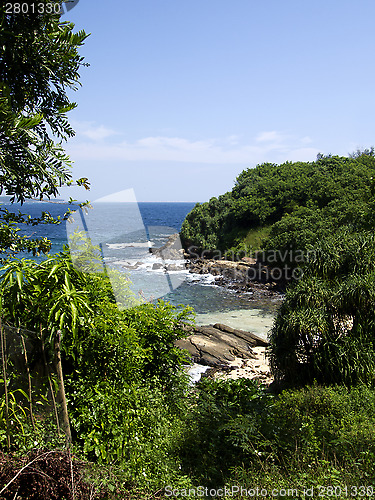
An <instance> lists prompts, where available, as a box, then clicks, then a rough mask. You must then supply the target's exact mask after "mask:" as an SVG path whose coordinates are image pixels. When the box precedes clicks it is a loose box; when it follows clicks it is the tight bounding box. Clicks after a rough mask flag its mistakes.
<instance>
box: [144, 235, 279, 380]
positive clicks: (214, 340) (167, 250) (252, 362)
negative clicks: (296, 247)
mask: <svg viewBox="0 0 375 500" xmlns="http://www.w3.org/2000/svg"><path fill="white" fill-rule="evenodd" d="M150 252H151V253H152V254H153V255H154V256H155V257H158V258H160V261H159V262H158V263H155V264H154V266H155V267H154V269H161V268H162V267H163V268H164V270H165V271H166V272H169V271H177V270H183V269H186V270H188V271H189V272H190V273H192V275H193V279H192V281H194V280H196V281H199V280H201V279H202V278H203V277H204V275H207V276H211V277H212V279H213V281H212V283H213V284H215V285H217V286H220V287H224V288H226V289H228V290H231V291H232V292H234V293H235V294H236V295H238V296H241V297H244V296H246V297H247V298H248V300H249V301H257V302H259V301H262V299H264V300H270V299H272V300H273V301H275V302H281V300H282V297H283V291H284V289H285V280H274V279H273V276H272V273H271V271H270V269H268V268H267V266H265V265H263V264H262V263H261V262H259V261H257V260H256V259H251V258H246V257H245V258H244V259H242V260H241V261H238V262H234V261H229V260H225V259H208V258H200V257H198V258H192V256H191V254H189V253H187V252H185V251H184V250H183V249H182V248H181V245H180V241H179V237H178V234H175V235H172V236H170V237H169V239H168V241H167V243H166V244H165V245H163V246H162V247H161V248H158V249H150ZM156 266H157V267H156ZM213 315H214V313H213ZM211 316H212V315H211ZM218 319H219V318H216V321H215V320H214V319H213V318H212V319H211V321H210V324H204V325H194V326H188V327H186V330H187V333H188V336H187V337H186V338H184V339H181V340H179V341H178V342H177V343H176V345H178V346H179V347H181V348H183V349H186V350H187V351H188V352H189V355H190V358H191V361H192V363H196V364H198V366H200V365H203V366H206V367H209V369H208V370H207V371H206V373H205V375H208V376H214V377H221V378H239V377H246V378H253V379H257V380H259V381H260V382H262V383H267V384H269V383H270V382H271V381H272V378H271V375H270V370H269V364H268V360H267V357H266V350H267V345H268V342H267V335H266V334H263V335H257V334H256V333H254V332H252V331H246V330H245V329H244V328H243V327H242V325H241V324H240V327H239V328H233V327H231V326H228V325H226V324H223V323H222V322H220V319H219V321H217V320H218Z"/></svg>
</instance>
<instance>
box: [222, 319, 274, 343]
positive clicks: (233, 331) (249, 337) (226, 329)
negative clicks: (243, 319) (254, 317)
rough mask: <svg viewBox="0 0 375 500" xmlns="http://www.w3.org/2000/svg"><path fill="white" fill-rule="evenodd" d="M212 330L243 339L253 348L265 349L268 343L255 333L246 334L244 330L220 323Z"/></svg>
mask: <svg viewBox="0 0 375 500" xmlns="http://www.w3.org/2000/svg"><path fill="white" fill-rule="evenodd" d="M214 328H216V329H217V330H221V331H222V332H227V333H231V334H233V335H235V336H236V337H239V338H243V339H244V340H247V341H248V342H250V343H251V344H252V346H253V347H267V346H268V342H267V341H266V340H264V339H262V338H261V337H258V335H255V333H252V332H246V331H245V330H238V329H236V328H232V327H230V326H227V325H222V324H221V323H216V324H215V325H214Z"/></svg>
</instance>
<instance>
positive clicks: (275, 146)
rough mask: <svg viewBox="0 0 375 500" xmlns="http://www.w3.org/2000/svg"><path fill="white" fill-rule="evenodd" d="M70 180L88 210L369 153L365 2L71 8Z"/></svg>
mask: <svg viewBox="0 0 375 500" xmlns="http://www.w3.org/2000/svg"><path fill="white" fill-rule="evenodd" d="M63 19H64V20H70V21H72V22H74V23H75V25H76V29H77V30H78V29H85V31H86V32H88V33H91V35H90V37H89V38H88V39H87V41H86V44H85V46H84V47H83V48H82V50H81V54H82V55H84V56H85V58H86V61H87V62H88V63H90V67H88V68H82V70H81V77H82V78H81V82H82V87H81V88H80V89H79V90H78V91H77V92H75V93H74V96H73V97H74V99H75V100H76V102H77V103H78V108H77V109H76V110H74V111H72V112H71V113H69V117H70V121H71V123H72V125H73V127H74V128H75V130H76V133H77V135H76V137H75V138H74V139H72V140H70V141H69V142H68V144H67V145H66V149H67V151H68V153H69V154H70V155H71V158H72V160H74V162H75V163H74V168H73V173H74V176H75V177H76V178H77V177H82V176H85V177H89V179H90V181H91V185H92V189H91V192H90V193H89V194H86V193H83V192H82V191H76V190H75V188H72V189H69V190H63V191H62V194H63V196H70V195H72V196H75V197H78V198H80V199H81V198H86V197H89V198H90V199H91V200H95V199H97V198H99V197H102V196H106V195H110V194H111V193H114V192H116V191H121V190H124V189H131V188H132V189H134V191H135V195H136V197H137V200H138V201H206V200H208V199H210V198H211V197H212V196H218V195H220V194H222V193H224V192H225V191H228V190H230V189H231V188H232V187H233V185H234V181H235V179H236V177H237V175H238V174H239V173H240V172H241V171H242V170H244V169H245V168H249V167H254V166H255V165H257V164H258V163H262V162H265V161H268V162H276V163H280V162H284V161H286V160H289V161H298V160H301V161H307V160H314V159H315V158H316V155H317V153H318V152H321V153H324V154H327V153H332V154H340V155H347V154H348V153H350V152H352V151H353V150H355V149H356V148H358V147H360V148H364V147H369V146H371V145H375V139H374V132H375V120H374V117H375V109H374V108H375V88H374V82H375V78H374V77H375V75H374V72H375V69H374V64H373V58H374V54H375V31H374V28H373V20H374V19H375V2H374V1H373V0H358V1H357V2H353V0H350V1H348V0H328V1H327V0H324V1H323V0H314V1H312V0H303V1H302V0H298V1H297V0H263V1H255V0H234V1H233V2H229V0H225V1H223V0H215V1H213V0H199V1H198V0H189V1H186V0H185V1H184V0H126V1H124V0H106V1H102V2H99V1H98V0H95V1H89V0H80V1H79V3H78V4H77V5H76V6H75V7H74V8H73V9H72V10H71V11H70V12H69V13H67V14H66V15H64V18H63Z"/></svg>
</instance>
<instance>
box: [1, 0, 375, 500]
mask: <svg viewBox="0 0 375 500" xmlns="http://www.w3.org/2000/svg"><path fill="white" fill-rule="evenodd" d="M42 1H44V0H40V2H42ZM49 1H51V0H49ZM29 12H31V9H30V11H29ZM0 20H1V29H0V39H1V41H2V43H1V44H0V91H1V96H0V191H1V192H5V193H6V194H10V195H12V196H13V199H14V200H18V201H25V200H27V199H32V198H35V197H36V198H40V199H43V198H45V197H47V198H48V197H50V196H51V197H53V196H56V195H57V194H58V189H59V187H60V186H61V185H64V184H70V183H71V182H72V177H71V172H70V166H69V159H68V158H67V157H66V156H65V153H64V151H63V149H62V147H61V145H60V144H59V143H55V142H54V138H53V137H52V135H50V134H49V132H48V130H50V131H51V132H53V134H54V137H56V136H58V137H60V138H61V139H65V138H67V137H70V136H72V135H73V131H72V129H71V127H70V125H69V123H68V121H67V117H66V113H67V111H69V109H72V108H73V107H74V104H72V103H70V101H69V99H68V97H67V95H66V89H67V88H75V87H76V86H77V84H78V82H79V74H78V70H79V68H80V67H81V66H82V65H83V60H82V58H81V57H80V56H79V54H78V48H79V47H80V46H81V45H82V43H83V41H84V39H85V37H86V35H85V33H84V32H80V33H76V34H75V33H74V32H73V28H74V26H73V25H72V24H70V23H62V22H61V20H60V16H59V15H58V14H53V13H52V14H46V13H45V14H43V15H39V14H35V15H31V14H30V15H21V14H14V15H12V14H6V13H5V6H4V5H2V6H0ZM373 153H374V152H373V150H369V151H365V152H364V154H363V153H361V152H359V153H357V154H355V155H353V157H351V158H339V157H320V158H319V159H318V160H317V161H316V162H312V163H294V164H292V163H287V164H285V165H280V166H278V165H271V164H265V165H261V166H258V167H257V168H255V169H248V170H246V171H244V172H243V173H242V174H241V175H240V176H239V177H238V179H237V183H236V186H235V187H234V189H233V191H232V192H231V193H227V194H225V195H223V196H221V197H219V198H218V199H212V200H210V202H209V203H206V204H203V205H197V207H196V208H195V209H194V210H193V211H192V213H191V214H189V216H188V217H187V219H186V221H185V223H184V225H183V228H182V236H183V238H184V241H185V244H186V245H188V246H189V245H196V246H197V247H199V248H200V249H207V248H208V249H210V250H216V249H221V250H225V251H227V250H230V249H234V250H239V249H242V250H244V249H245V245H247V246H248V245H249V244H251V245H252V246H253V247H254V248H257V249H259V248H264V249H288V250H289V249H294V250H296V249H297V250H298V249H300V250H303V251H304V252H307V253H308V255H309V258H307V257H306V259H305V261H304V263H303V266H304V269H303V270H304V274H303V276H302V278H301V279H300V280H299V281H296V282H295V283H293V284H292V285H291V286H290V288H289V289H288V291H287V294H286V297H285V301H284V303H283V305H282V307H281V309H280V312H279V314H278V316H277V318H276V321H275V325H274V328H273V331H272V338H271V348H270V355H271V361H272V367H273V370H274V374H275V377H276V380H277V381H278V382H280V383H284V384H288V385H289V386H291V385H292V384H293V383H296V382H297V383H298V384H299V385H304V384H305V387H302V388H301V387H300V388H291V387H290V388H289V389H287V390H284V391H282V392H281V393H280V394H278V395H276V394H272V393H271V392H269V391H268V390H266V389H265V388H263V387H259V386H258V385H257V383H255V382H253V381H249V380H245V379H243V380H238V381H227V382H223V381H212V380H203V381H202V382H201V383H199V384H198V385H197V386H195V387H191V386H190V385H189V383H188V380H187V377H186V373H185V371H184V369H183V362H184V360H185V356H184V353H183V352H182V351H180V350H179V349H177V348H176V347H175V345H174V343H175V340H176V339H178V338H180V337H182V336H183V335H184V326H183V325H184V323H186V322H190V321H191V320H192V315H191V311H190V310H189V309H184V308H175V307H172V306H171V305H170V304H167V303H164V302H158V303H157V304H146V303H139V301H138V300H136V299H135V297H134V296H133V295H132V294H131V293H130V291H129V288H128V282H127V278H126V276H124V275H123V274H117V275H114V276H111V280H109V277H108V275H106V274H104V273H101V272H99V271H98V270H97V269H95V262H96V260H97V255H96V249H95V248H93V247H91V246H90V244H89V243H88V242H87V241H85V240H84V239H81V238H80V236H79V235H77V239H76V242H75V243H76V244H77V245H78V246H79V247H80V248H81V251H80V252H78V256H79V258H78V261H79V262H78V261H77V254H75V258H76V260H75V265H73V264H72V261H71V256H70V254H69V251H68V250H65V251H64V252H62V253H60V254H57V255H51V256H49V257H48V258H46V259H45V260H44V261H43V262H41V263H36V262H35V261H33V260H25V259H24V260H19V259H17V258H13V259H9V260H5V259H4V260H3V266H2V268H1V270H0V340H1V363H0V365H1V375H0V467H1V469H0V497H1V498H6V499H8V498H9V499H16V498H35V499H40V500H41V499H63V498H64V499H69V500H70V499H76V500H78V499H90V500H91V499H93V498H102V499H104V498H111V499H119V498H150V497H151V496H152V497H154V498H159V497H162V496H164V497H170V496H173V497H175V496H180V497H188V496H208V497H209V496H213V495H214V493H210V492H209V491H205V490H204V488H215V490H216V491H217V495H218V496H227V497H231V498H239V497H241V496H242V497H243V496H244V494H243V493H240V489H241V488H246V489H247V490H249V493H248V495H249V496H262V497H263V498H285V497H288V498H295V499H297V498H303V497H306V496H319V497H320V498H332V496H345V497H347V498H351V497H353V498H356V497H361V498H372V497H373V494H374V490H373V489H372V488H373V485H374V483H375V476H374V463H375V447H374V443H375V435H374V432H375V431H374V429H375V421H374V415H375V393H374V390H373V389H372V383H373V375H374V350H375V346H374V338H373V334H372V332H373V331H374V321H373V310H374V298H375V297H374V276H375V270H374V254H375V246H374V244H375V240H374V238H373V235H372V232H371V231H372V229H373V195H374V184H373V182H372V176H373V170H374V166H375V163H374V162H375V159H374V154H373ZM78 184H81V185H83V186H85V187H86V188H87V187H88V182H87V179H85V178H84V179H79V180H78ZM24 221H26V222H28V223H29V224H37V223H47V222H53V223H56V222H58V221H53V220H52V218H51V216H50V215H49V214H48V213H45V214H43V216H42V217H41V218H40V219H39V220H36V219H34V220H30V219H28V218H27V216H24V215H22V214H12V213H9V212H5V211H3V212H2V218H1V222H0V250H1V251H2V252H3V256H5V254H7V253H8V252H9V251H10V252H11V253H16V252H17V251H19V250H25V249H26V250H29V251H31V252H33V253H37V252H40V251H44V252H47V251H48V248H49V242H48V241H31V240H29V239H26V238H23V237H20V236H19V235H18V230H17V223H20V222H24ZM334 231H336V232H337V235H336V236H332V233H333V232H334ZM76 250H77V249H76ZM311 250H313V252H311ZM289 261H290V264H291V265H295V264H296V262H294V259H293V256H292V258H290V259H289ZM77 262H78V263H79V266H77ZM88 269H89V270H90V272H89V273H88V272H86V271H87V270H88ZM111 284H112V285H113V284H114V285H115V286H116V287H117V288H119V289H121V290H122V291H123V293H122V302H121V301H119V299H118V297H119V295H118V294H116V297H117V301H116V300H115V297H114V294H113V289H112V285H111ZM314 380H315V382H314ZM307 383H311V385H306V384H307ZM318 384H321V385H318ZM329 384H330V385H329ZM198 487H200V488H203V492H202V489H197V488H198ZM220 488H221V489H222V488H227V493H225V494H223V490H220ZM252 488H258V489H259V490H260V493H258V494H255V493H252V491H254V490H253V489H252ZM312 488H314V491H313V490H312ZM189 489H192V491H193V492H195V494H194V493H192V492H191V493H190V495H189V491H188V490H189ZM218 489H219V490H218ZM172 490H174V492H173V491H172ZM220 491H221V494H220ZM311 492H313V493H311Z"/></svg>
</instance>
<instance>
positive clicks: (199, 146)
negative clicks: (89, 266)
mask: <svg viewBox="0 0 375 500" xmlns="http://www.w3.org/2000/svg"><path fill="white" fill-rule="evenodd" d="M107 131H108V133H107ZM88 132H89V133H88ZM114 133H115V132H113V131H112V132H111V131H110V129H107V128H105V127H102V126H100V127H96V128H94V127H91V128H90V129H89V128H88V127H87V126H86V127H82V129H81V130H80V131H79V135H78V137H77V138H76V139H75V140H74V141H72V142H70V143H69V144H68V148H67V149H68V152H69V153H70V155H71V157H72V159H73V160H79V159H85V160H92V161H126V162H138V161H143V162H146V161H147V162H149V161H150V162H152V161H159V162H160V161H162V162H168V161H170V162H184V163H201V164H202V163H207V164H243V165H244V166H246V165H249V164H250V165H255V164H257V163H261V162H265V161H267V162H268V161H269V162H277V163H280V162H283V161H286V160H296V159H297V160H306V159H307V160H313V159H315V157H316V154H317V153H318V152H319V150H318V149H315V148H314V147H312V146H311V147H304V145H307V144H308V143H310V142H311V140H310V139H309V138H307V137H293V136H291V135H287V134H284V133H283V132H278V131H269V132H267V131H265V132H261V133H259V134H258V135H257V136H255V137H254V138H253V139H252V140H249V141H247V142H244V141H243V140H242V142H241V141H240V139H241V138H240V137H239V136H236V135H232V136H229V137H224V138H209V139H204V140H189V139H186V138H183V137H167V136H150V137H143V138H140V139H138V140H136V141H133V142H129V141H124V140H122V141H118V140H117V141H114V140H113V139H112V140H111V141H105V140H104V139H106V137H109V136H110V135H113V134H114ZM106 134H107V135H106ZM82 136H86V137H90V138H91V139H92V138H94V137H100V138H101V139H103V140H102V141H99V140H98V142H91V141H90V142H87V141H85V140H83V141H82V140H81V137H82ZM307 139H309V140H307ZM301 145H302V147H301ZM298 155H301V157H298ZM302 156H303V157H302Z"/></svg>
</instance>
